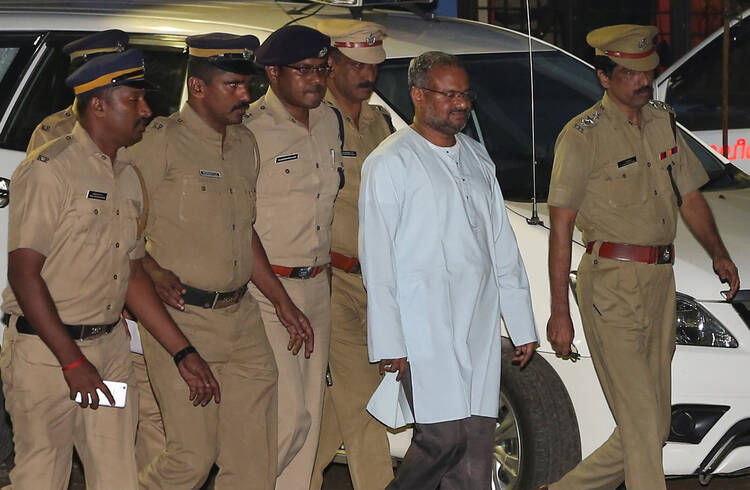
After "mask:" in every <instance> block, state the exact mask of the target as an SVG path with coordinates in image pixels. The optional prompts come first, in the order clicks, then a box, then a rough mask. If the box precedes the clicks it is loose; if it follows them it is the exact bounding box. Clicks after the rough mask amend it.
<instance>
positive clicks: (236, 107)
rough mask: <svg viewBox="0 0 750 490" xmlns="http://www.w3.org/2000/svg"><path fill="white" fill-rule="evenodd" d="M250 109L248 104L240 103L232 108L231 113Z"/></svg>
mask: <svg viewBox="0 0 750 490" xmlns="http://www.w3.org/2000/svg"><path fill="white" fill-rule="evenodd" d="M249 107H250V102H241V103H239V104H237V105H236V106H234V107H232V112H234V111H236V110H237V109H242V110H245V111H246V110H247V109H248V108H249Z"/></svg>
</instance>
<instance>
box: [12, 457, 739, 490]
mask: <svg viewBox="0 0 750 490" xmlns="http://www.w3.org/2000/svg"><path fill="white" fill-rule="evenodd" d="M10 468H11V466H10V463H9V461H6V462H5V463H2V464H0V486H3V485H7V484H8V472H9V471H10ZM324 476H325V480H324V482H323V490H352V489H353V487H352V482H351V480H350V479H349V471H348V469H347V467H346V465H343V464H332V465H331V466H330V467H329V468H328V469H327V470H326V472H325V474H324ZM70 480H71V481H70V486H69V487H68V488H69V490H85V488H86V485H85V484H84V482H83V472H82V470H81V466H80V465H79V464H78V463H75V464H74V465H73V472H72V475H71V479H70ZM204 488H206V489H209V488H211V485H207V486H206V487H204ZM667 489H668V490H693V489H695V490H698V489H701V490H750V476H743V477H735V478H719V477H717V478H714V479H713V480H711V482H710V483H709V485H708V486H706V487H704V486H701V484H700V483H699V482H698V479H697V478H685V479H680V480H668V481H667Z"/></svg>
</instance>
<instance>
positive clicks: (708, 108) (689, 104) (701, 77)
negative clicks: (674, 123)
mask: <svg viewBox="0 0 750 490" xmlns="http://www.w3.org/2000/svg"><path fill="white" fill-rule="evenodd" d="M729 37H730V44H729V128H730V129H739V128H750V70H749V69H748V60H750V16H748V17H745V18H744V19H743V20H741V21H739V22H738V23H736V24H735V25H734V26H733V27H732V29H731V32H730V36H729ZM721 64H722V36H719V37H717V38H716V39H714V40H713V41H711V42H710V43H709V44H707V45H706V46H705V47H703V49H701V50H700V51H698V52H697V53H696V54H695V55H693V56H692V57H691V58H690V59H689V60H687V61H686V62H685V63H684V64H683V65H682V66H680V67H679V68H677V69H676V70H675V72H674V73H673V74H672V75H671V76H670V78H669V82H668V83H669V85H668V87H667V92H666V97H665V100H666V102H667V103H669V104H670V105H671V106H672V107H674V108H675V111H677V114H679V120H680V122H681V123H682V124H684V125H685V127H687V128H688V129H690V130H691V131H702V130H707V129H720V128H721V100H722V99H721V97H722V96H721V84H722V79H721V66H722V65H721Z"/></svg>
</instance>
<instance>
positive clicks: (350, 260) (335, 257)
mask: <svg viewBox="0 0 750 490" xmlns="http://www.w3.org/2000/svg"><path fill="white" fill-rule="evenodd" d="M331 265H332V266H333V267H335V268H337V269H341V270H342V271H344V272H349V273H350V274H361V273H362V268H361V267H360V265H359V259H358V258H357V257H347V256H346V255H343V254H340V253H338V252H331Z"/></svg>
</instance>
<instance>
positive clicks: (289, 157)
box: [257, 151, 315, 197]
mask: <svg viewBox="0 0 750 490" xmlns="http://www.w3.org/2000/svg"><path fill="white" fill-rule="evenodd" d="M311 166H313V167H314V166H315V164H314V163H311V162H310V160H309V159H305V158H303V157H302V155H300V154H299V153H297V152H292V151H285V152H282V153H279V154H278V155H276V156H275V157H273V158H271V160H270V161H269V162H268V163H267V164H265V165H263V166H262V167H261V169H260V172H259V174H258V187H257V192H258V196H269V197H282V196H288V194H289V193H291V192H294V191H295V190H298V189H299V188H300V187H303V186H304V185H305V182H306V181H308V180H309V179H310V177H311V174H312V171H311V168H310V167H311Z"/></svg>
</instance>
